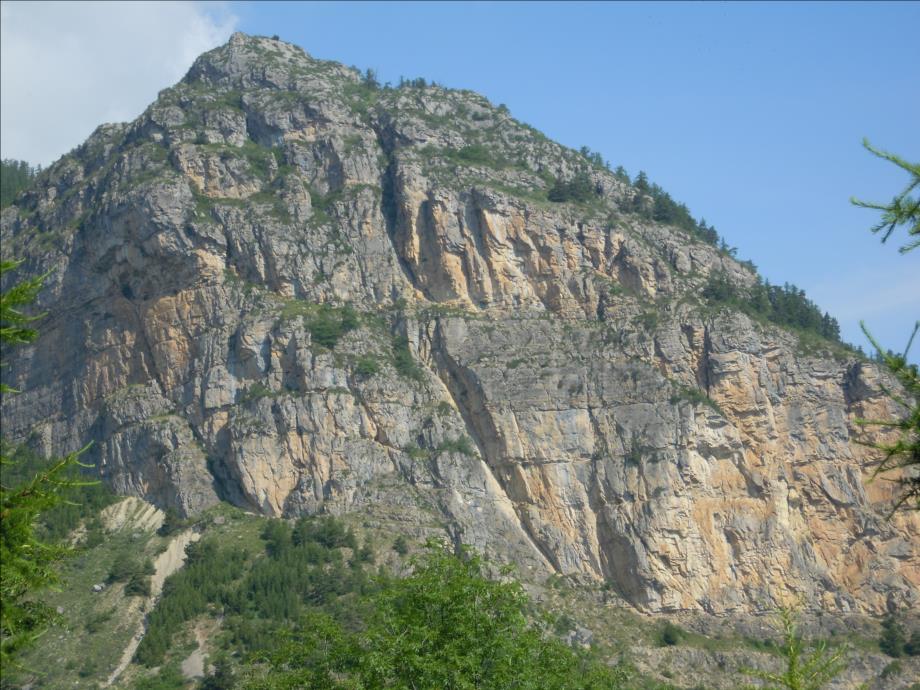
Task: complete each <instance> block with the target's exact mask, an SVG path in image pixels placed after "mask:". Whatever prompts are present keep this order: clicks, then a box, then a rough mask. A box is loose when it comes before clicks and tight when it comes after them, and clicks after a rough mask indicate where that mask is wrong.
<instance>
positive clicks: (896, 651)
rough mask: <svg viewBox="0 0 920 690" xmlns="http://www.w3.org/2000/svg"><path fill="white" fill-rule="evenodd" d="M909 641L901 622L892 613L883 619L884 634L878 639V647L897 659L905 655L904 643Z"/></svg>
mask: <svg viewBox="0 0 920 690" xmlns="http://www.w3.org/2000/svg"><path fill="white" fill-rule="evenodd" d="M906 642H907V640H906V638H905V636H904V628H903V626H902V625H901V622H900V621H899V620H898V619H897V618H896V617H895V616H894V615H892V614H888V615H887V616H885V618H884V620H882V635H881V637H879V640H878V648H879V649H881V650H882V651H883V652H884V653H885V654H887V655H888V656H890V657H892V658H895V659H897V658H898V657H902V656H904V645H905V643H906Z"/></svg>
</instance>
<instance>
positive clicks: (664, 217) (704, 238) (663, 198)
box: [613, 166, 734, 255]
mask: <svg viewBox="0 0 920 690" xmlns="http://www.w3.org/2000/svg"><path fill="white" fill-rule="evenodd" d="M613 174H614V176H615V177H616V178H617V179H618V180H619V181H620V182H623V183H625V184H630V179H629V175H628V173H627V172H626V170H625V169H624V168H623V166H618V167H617V169H616V170H615V171H614V173H613ZM631 184H632V185H633V187H635V189H636V191H637V192H638V194H636V195H635V196H633V197H632V198H631V199H624V200H623V201H622V202H621V203H620V205H619V206H620V210H621V211H624V212H626V213H636V214H639V215H640V216H642V217H643V218H646V219H647V220H654V221H657V222H659V223H665V224H667V225H673V226H676V227H678V228H681V229H682V230H684V231H686V232H687V233H689V234H690V236H691V237H695V238H696V239H698V240H700V241H701V242H705V243H706V244H711V245H713V246H716V247H718V246H721V248H722V249H723V250H724V251H726V252H727V253H729V254H732V255H734V250H732V249H730V248H729V247H728V246H727V245H725V243H724V242H721V243H720V239H719V233H718V232H716V229H715V228H714V227H713V226H711V225H707V223H706V220H705V219H700V220H699V221H697V220H695V219H694V218H693V216H692V215H691V214H690V209H688V208H687V206H686V204H682V203H680V202H677V201H675V200H674V199H672V198H671V195H670V194H668V193H667V192H666V191H664V190H663V189H662V188H661V187H660V186H658V185H657V184H654V183H651V182H649V180H648V176H647V175H646V174H645V173H644V172H643V171H641V170H640V171H639V173H638V174H637V175H636V179H635V180H634V181H633V182H632V183H631Z"/></svg>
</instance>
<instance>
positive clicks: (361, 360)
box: [355, 355, 380, 379]
mask: <svg viewBox="0 0 920 690" xmlns="http://www.w3.org/2000/svg"><path fill="white" fill-rule="evenodd" d="M378 373H380V363H379V362H378V361H377V358H376V357H374V356H373V355H361V356H360V357H358V359H357V361H356V362H355V374H356V375H358V376H360V377H361V378H363V379H367V378H370V377H371V376H374V375H375V374H378Z"/></svg>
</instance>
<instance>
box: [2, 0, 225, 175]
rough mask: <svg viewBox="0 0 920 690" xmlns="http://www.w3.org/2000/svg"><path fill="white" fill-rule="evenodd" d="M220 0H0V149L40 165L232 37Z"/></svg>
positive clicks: (132, 111) (131, 113) (126, 113)
mask: <svg viewBox="0 0 920 690" xmlns="http://www.w3.org/2000/svg"><path fill="white" fill-rule="evenodd" d="M236 22H237V18H236V17H235V16H234V15H233V14H231V13H230V12H229V11H228V10H227V7H226V5H224V4H223V3H197V2H12V1H7V0H4V1H3V2H0V155H2V157H3V158H17V159H22V160H26V161H28V162H30V163H33V164H34V163H40V164H42V165H47V164H49V163H51V162H53V161H55V160H56V159H57V158H58V157H60V156H61V155H63V154H65V153H67V152H68V151H69V150H70V149H72V148H73V147H75V146H77V145H79V144H80V143H82V142H83V140H84V139H86V137H87V136H89V134H90V133H92V131H93V130H94V129H95V128H96V127H97V126H98V125H100V124H102V123H103V122H120V121H126V120H131V119H133V118H135V117H137V115H139V114H140V113H141V112H142V111H143V110H144V108H145V107H146V106H147V105H148V104H149V103H150V102H151V101H153V100H154V99H155V98H156V95H157V92H158V91H160V90H161V89H164V88H166V87H167V86H170V85H172V84H174V83H175V82H176V81H178V80H179V79H180V78H181V77H182V76H183V75H184V74H185V72H186V71H187V70H188V68H189V67H190V66H191V64H192V62H193V61H194V59H195V57H197V56H198V55H199V54H200V53H202V52H204V51H206V50H208V49H210V48H213V47H215V46H217V45H219V44H221V43H223V42H224V41H226V40H227V38H228V37H229V36H230V33H231V32H232V31H233V28H234V26H235V25H236Z"/></svg>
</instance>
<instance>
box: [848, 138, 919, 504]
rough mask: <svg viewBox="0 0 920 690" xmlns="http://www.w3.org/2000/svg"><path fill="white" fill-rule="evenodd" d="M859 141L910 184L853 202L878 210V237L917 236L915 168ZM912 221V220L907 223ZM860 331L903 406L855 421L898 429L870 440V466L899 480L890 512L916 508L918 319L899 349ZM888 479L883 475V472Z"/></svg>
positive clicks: (906, 248)
mask: <svg viewBox="0 0 920 690" xmlns="http://www.w3.org/2000/svg"><path fill="white" fill-rule="evenodd" d="M863 144H864V145H865V147H866V148H867V149H869V151H871V152H872V153H874V154H875V155H877V156H880V157H881V158H884V159H886V160H889V161H891V162H892V163H894V164H895V165H898V166H899V167H901V168H903V169H905V170H907V171H908V172H909V173H910V174H911V176H912V180H911V183H910V184H909V185H908V186H907V188H906V189H905V190H904V191H903V192H901V194H899V195H898V196H896V197H895V198H894V200H893V201H892V202H891V204H888V205H878V204H868V203H865V202H861V201H857V200H855V199H853V200H852V202H853V203H854V204H856V205H858V206H864V207H866V208H874V209H878V210H881V211H882V220H881V222H880V223H879V224H878V225H876V226H875V227H874V228H872V232H883V233H884V234H883V235H882V242H884V241H886V240H887V239H888V238H889V237H890V236H891V233H892V232H894V230H895V229H896V228H897V227H898V226H900V225H909V226H910V227H908V231H907V232H908V235H909V236H914V235H920V199H912V198H911V197H909V196H908V195H909V194H910V193H911V192H912V191H913V190H914V189H916V188H917V186H918V185H920V167H918V166H917V165H916V164H912V163H907V162H906V161H904V160H903V159H902V158H899V157H898V156H895V155H894V154H890V153H885V152H884V151H879V150H877V149H874V148H872V146H870V145H869V142H868V141H865V140H864V141H863ZM911 224H912V225H911ZM918 246H920V237H918V238H917V239H916V240H912V241H909V242H908V243H907V244H906V245H904V246H903V247H901V249H900V251H901V253H902V254H905V253H907V252H909V251H911V250H913V249H916V248H917V247H918ZM860 326H861V327H862V330H863V333H865V334H866V337H867V338H868V339H869V342H871V343H872V346H873V347H874V348H875V351H876V358H877V359H878V360H879V361H880V362H881V364H882V365H883V366H884V367H885V368H886V369H887V370H888V371H889V373H890V374H891V375H892V376H893V377H894V378H895V379H896V380H897V381H898V383H899V384H900V385H901V387H902V391H903V392H896V391H892V390H889V389H888V388H886V387H883V388H882V390H883V392H884V393H885V394H886V395H887V396H888V397H889V398H890V399H891V400H893V401H894V402H895V403H896V404H897V405H898V406H899V407H901V408H903V410H904V416H903V417H900V418H897V419H874V420H869V419H860V420H857V422H858V423H859V424H861V425H863V426H876V427H882V428H883V429H885V428H887V429H890V430H892V431H896V432H897V440H896V441H895V442H893V443H890V442H886V443H875V442H869V443H868V444H867V445H870V446H872V447H874V448H877V449H878V450H881V451H882V452H883V453H884V457H883V459H882V461H881V462H880V463H879V464H878V466H877V467H876V468H875V472H874V473H873V478H875V477H878V476H879V475H881V474H894V481H896V482H897V483H898V484H900V485H901V494H900V496H899V497H898V498H897V500H896V502H895V506H894V508H893V509H892V511H891V514H893V513H894V511H895V510H897V509H898V508H900V507H901V506H903V505H905V504H906V505H907V506H908V507H909V508H912V509H913V510H920V472H918V471H917V469H918V468H920V371H918V367H917V365H916V364H910V363H908V361H907V356H908V353H909V352H910V347H911V344H912V343H913V341H914V338H915V337H916V335H917V331H918V330H920V321H918V322H916V323H915V324H914V330H913V332H912V333H911V336H910V338H909V339H908V341H907V347H905V348H904V353H903V354H896V353H894V352H891V351H890V350H889V351H885V350H883V349H882V347H881V345H879V344H878V342H877V341H876V340H875V339H874V338H873V337H872V334H871V333H869V330H868V328H866V324H865V323H862V322H860ZM886 478H887V477H886Z"/></svg>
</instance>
